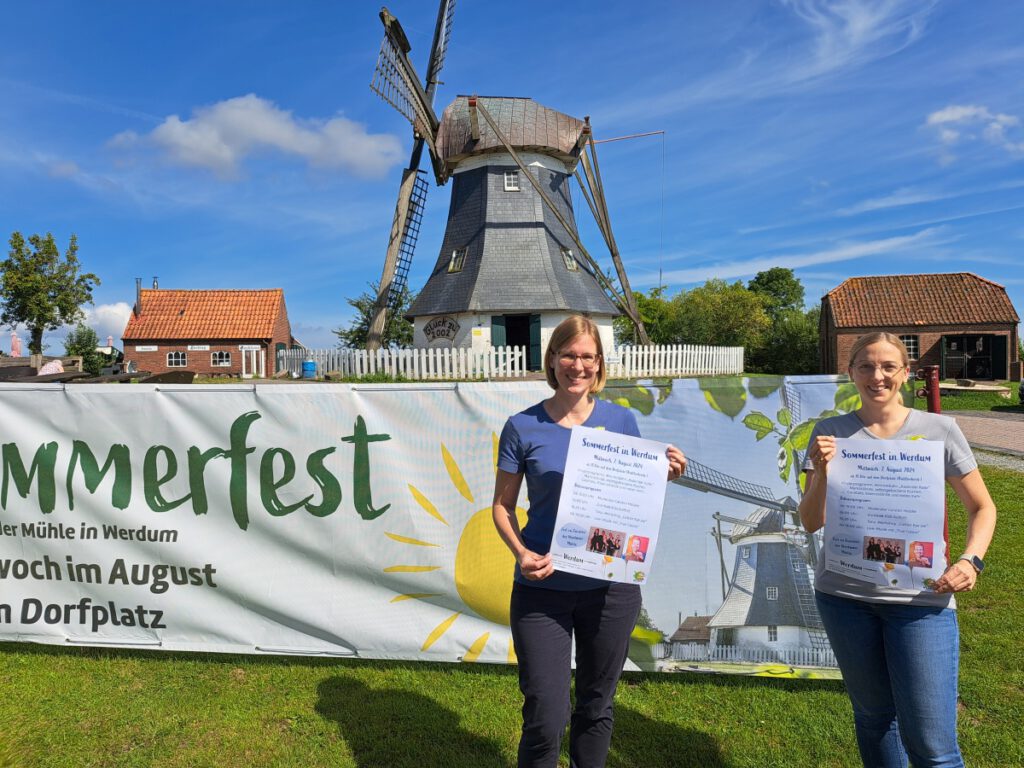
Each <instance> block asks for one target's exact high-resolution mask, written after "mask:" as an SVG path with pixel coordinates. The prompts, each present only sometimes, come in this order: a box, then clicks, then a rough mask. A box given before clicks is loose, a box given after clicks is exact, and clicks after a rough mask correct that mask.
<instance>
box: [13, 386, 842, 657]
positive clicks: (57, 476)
mask: <svg viewBox="0 0 1024 768" xmlns="http://www.w3.org/2000/svg"><path fill="white" fill-rule="evenodd" d="M549 394H550V390H549V389H548V388H547V386H546V384H545V383H544V382H536V383H486V384H457V385H456V384H436V385H375V386H357V385H351V386H346V385H335V384H296V385H287V386H286V385H256V386H241V385H225V386H207V387H202V386H180V387H174V386H170V387H168V386H165V385H159V386H146V385H132V386H124V385H92V386H78V387H75V386H67V387H61V386H59V385H36V386H28V385H19V384H7V385H0V461H2V467H0V472H2V477H0V640H22V641H33V642H40V643H52V644H83V645H101V644H102V645H114V646H126V647H149V646H152V647H156V648H162V649H166V650H188V651H220V652H241V653H277V654H286V653H294V654H313V655H321V654H327V655H341V656H354V657H355V656H358V657H363V658H393V659H422V660H435V661H457V660H458V661H466V662H472V661H481V662H498V663H506V662H514V661H515V650H514V648H513V646H512V642H511V635H510V632H509V628H508V600H509V594H510V590H511V580H512V570H513V559H512V556H511V554H510V553H509V552H508V551H507V549H506V548H505V546H504V545H503V544H502V542H501V541H500V539H499V538H498V536H497V534H496V533H495V532H494V528H493V525H492V523H491V511H490V505H491V495H492V492H493V482H494V467H495V455H496V448H497V436H498V434H499V433H500V432H501V428H502V426H503V424H504V422H505V419H506V418H507V416H508V415H509V414H512V413H514V412H516V411H519V410H521V409H523V408H525V407H527V406H529V405H531V404H533V403H535V402H537V401H538V400H540V399H543V398H545V397H547V396H548V395H549ZM603 396H604V397H607V398H609V399H611V400H614V401H616V402H619V403H621V404H623V405H625V406H627V407H630V408H632V409H634V411H635V413H636V416H637V419H638V422H639V425H640V429H641V432H642V434H643V435H644V437H645V438H649V439H652V440H658V441H662V442H672V443H675V444H676V445H678V446H680V447H681V448H682V449H683V450H684V451H685V452H686V454H687V456H688V457H689V458H690V461H691V463H690V467H689V470H688V472H687V475H686V477H685V478H684V479H683V481H681V482H680V483H676V484H672V485H670V487H669V489H668V493H667V495H666V501H665V507H664V512H663V518H662V526H661V531H660V535H659V538H658V557H657V561H656V563H654V565H653V568H652V569H651V572H650V573H649V574H645V576H644V580H643V583H642V585H641V586H642V590H643V596H644V607H645V609H644V612H643V613H642V615H641V620H640V622H639V624H638V626H637V629H636V631H635V632H634V641H633V643H632V645H631V650H630V667H631V668H643V669H663V670H669V671H670V670H676V669H703V670H724V671H745V672H750V671H751V670H754V671H756V670H758V669H760V670H768V671H771V672H773V673H775V674H801V675H814V674H830V672H829V671H828V670H827V668H828V667H831V666H834V660H833V659H832V657H831V652H830V651H829V649H828V646H827V642H826V641H825V640H824V634H823V632H822V631H821V625H820V621H819V619H818V617H817V614H816V612H815V610H814V603H813V600H812V599H810V597H811V589H812V579H813V575H812V571H813V568H812V565H811V564H812V563H813V562H814V560H815V558H816V557H817V556H818V554H817V553H818V546H817V542H816V540H815V539H814V537H808V536H806V535H805V534H803V533H802V532H801V531H800V529H799V527H798V525H797V524H796V517H795V509H796V500H797V499H798V498H799V495H800V478H799V472H798V467H799V464H800V462H801V460H802V455H803V452H804V449H805V448H806V445H807V439H808V437H809V435H810V430H811V427H812V426H813V423H814V421H815V420H816V419H817V418H820V417H821V416H823V415H829V414H833V413H836V412H842V411H847V410H851V409H852V408H854V407H856V406H857V405H858V402H857V397H856V392H855V391H853V390H852V388H851V387H850V385H848V384H839V383H838V382H837V380H836V379H834V378H832V377H804V378H791V379H785V380H783V379H775V378H754V379H749V380H748V379H744V378H739V377H736V378H716V379H685V380H678V381H674V382H672V383H671V384H669V385H667V386H660V387H655V386H644V385H642V384H641V385H638V386H630V387H626V388H609V389H608V390H606V391H605V392H604V393H603ZM524 489H525V485H524ZM520 506H521V509H520V510H519V511H520V514H521V516H522V518H523V519H524V520H525V509H526V507H527V506H528V500H527V499H520Z"/></svg>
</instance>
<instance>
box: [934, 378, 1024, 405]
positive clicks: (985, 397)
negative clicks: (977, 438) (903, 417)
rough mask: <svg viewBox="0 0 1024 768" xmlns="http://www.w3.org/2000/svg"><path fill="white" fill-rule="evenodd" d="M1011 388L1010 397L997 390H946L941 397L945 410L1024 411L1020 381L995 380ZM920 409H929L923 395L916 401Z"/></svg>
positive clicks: (996, 382)
mask: <svg viewBox="0 0 1024 768" xmlns="http://www.w3.org/2000/svg"><path fill="white" fill-rule="evenodd" d="M992 383H993V384H999V385H1001V386H1004V387H1006V388H1008V389H1009V390H1010V397H1009V398H1005V397H1000V396H999V394H998V393H996V392H964V391H953V392H949V391H947V392H944V393H943V394H942V396H941V397H940V398H939V399H940V401H941V403H942V410H943V411H992V412H993V413H1024V406H1022V405H1021V402H1020V394H1019V386H1020V382H1018V381H995V382H992ZM914 407H915V408H917V409H918V410H922V411H926V410H928V403H927V401H926V400H925V399H924V398H923V397H918V398H916V399H915V401H914Z"/></svg>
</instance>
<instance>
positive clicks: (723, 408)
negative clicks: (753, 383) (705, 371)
mask: <svg viewBox="0 0 1024 768" xmlns="http://www.w3.org/2000/svg"><path fill="white" fill-rule="evenodd" d="M698 383H699V386H700V389H701V392H703V393H704V399H705V400H707V401H708V404H709V405H710V406H711V407H712V408H714V409H715V410H716V411H718V412H719V413H724V414H725V415H726V416H728V417H729V418H730V419H735V418H736V417H737V416H738V415H739V413H740V411H742V410H743V406H744V405H745V404H746V402H747V389H746V387H744V386H743V380H742V379H740V378H739V377H737V376H729V377H727V378H721V379H699V380H698Z"/></svg>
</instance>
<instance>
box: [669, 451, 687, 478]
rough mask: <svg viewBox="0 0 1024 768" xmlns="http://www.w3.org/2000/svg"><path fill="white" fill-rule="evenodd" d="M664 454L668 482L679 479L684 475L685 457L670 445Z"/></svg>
mask: <svg viewBox="0 0 1024 768" xmlns="http://www.w3.org/2000/svg"><path fill="white" fill-rule="evenodd" d="M665 454H666V455H667V456H668V479H669V482H671V481H673V480H677V479H679V478H680V477H682V476H683V475H684V474H685V473H686V457H685V456H684V455H683V452H682V451H680V450H679V449H678V448H676V447H675V446H674V445H670V446H669V447H668V449H667V450H666V451H665Z"/></svg>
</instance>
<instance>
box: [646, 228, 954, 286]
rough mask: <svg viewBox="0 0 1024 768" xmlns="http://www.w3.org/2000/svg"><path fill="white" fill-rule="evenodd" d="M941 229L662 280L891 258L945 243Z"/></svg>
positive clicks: (672, 274)
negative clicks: (898, 254) (867, 258)
mask: <svg viewBox="0 0 1024 768" xmlns="http://www.w3.org/2000/svg"><path fill="white" fill-rule="evenodd" d="M941 231H942V229H941V228H940V227H932V228H929V229H923V230H921V231H920V232H916V233H914V234H912V235H900V236H898V237H887V238H882V239H880V240H869V241H866V242H862V243H847V244H844V245H840V246H838V247H836V248H829V249H827V250H823V251H815V252H813V253H802V254H773V255H770V256H757V257H755V258H752V259H747V260H745V261H732V262H724V263H720V264H709V265H707V266H702V267H691V268H690V269H678V270H673V271H669V272H665V273H664V275H662V276H661V282H662V283H678V284H683V285H688V284H691V283H701V282H704V281H705V280H708V279H710V278H719V279H722V280H730V279H732V278H739V277H749V276H753V275H756V274H757V273H758V272H762V271H764V270H766V269H771V268H772V267H788V268H789V269H798V268H800V267H809V266H813V265H815V264H832V263H835V262H840V261H851V260H854V259H861V258H864V257H866V256H885V257H887V258H889V257H892V256H893V255H894V254H896V253H898V252H900V251H906V250H910V249H913V248H920V247H923V246H929V247H932V246H935V245H938V244H939V243H940V242H942V239H941V237H940V234H941ZM658 279H659V278H658V275H657V274H653V275H641V276H640V277H639V279H637V280H634V281H632V282H633V283H634V284H635V285H638V286H643V285H657V284H658Z"/></svg>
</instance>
